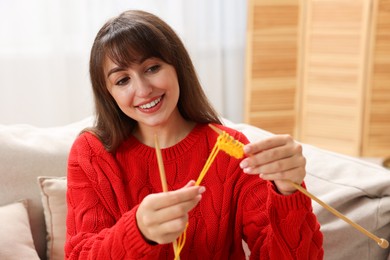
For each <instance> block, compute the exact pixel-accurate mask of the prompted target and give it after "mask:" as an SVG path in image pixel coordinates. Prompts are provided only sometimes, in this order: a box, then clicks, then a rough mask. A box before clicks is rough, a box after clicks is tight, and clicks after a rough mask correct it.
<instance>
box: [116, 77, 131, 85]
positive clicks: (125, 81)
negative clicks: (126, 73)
mask: <svg viewBox="0 0 390 260" xmlns="http://www.w3.org/2000/svg"><path fill="white" fill-rule="evenodd" d="M129 80H130V77H123V78H121V79H119V80H118V81H117V82H116V83H115V85H118V86H123V85H126V84H127V83H128V82H129Z"/></svg>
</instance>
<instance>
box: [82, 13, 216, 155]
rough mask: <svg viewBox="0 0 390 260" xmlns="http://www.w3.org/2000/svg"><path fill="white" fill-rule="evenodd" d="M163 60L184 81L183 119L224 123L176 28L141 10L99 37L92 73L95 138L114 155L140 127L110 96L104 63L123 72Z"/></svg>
mask: <svg viewBox="0 0 390 260" xmlns="http://www.w3.org/2000/svg"><path fill="white" fill-rule="evenodd" d="M151 57H155V58H159V59H161V60H163V61H164V62H166V63H168V64H170V65H172V66H173V67H174V68H175V70H176V74H177V77H178V82H179V87H180V96H179V100H178V104H177V106H178V109H179V112H180V114H181V115H182V116H183V118H185V119H187V120H190V121H193V122H197V123H221V121H220V119H219V117H218V114H217V113H216V111H215V110H214V108H213V107H212V105H211V104H210V102H209V101H208V99H207V97H206V95H205V94H204V92H203V89H202V87H201V85H200V82H199V80H198V77H197V74H196V71H195V68H194V66H193V64H192V61H191V58H190V56H189V54H188V52H187V50H186V48H185V47H184V45H183V43H182V41H181V40H180V39H179V37H178V36H177V34H176V33H175V32H174V31H173V30H172V28H171V27H170V26H169V25H168V24H166V23H165V22H164V21H162V20H161V19H160V18H158V17H157V16H155V15H153V14H150V13H147V12H144V11H137V10H130V11H126V12H123V13H122V14H120V15H119V16H118V17H115V18H112V19H111V20H109V21H108V22H107V23H106V24H105V25H104V26H103V27H102V28H101V29H100V31H99V32H98V34H97V35H96V38H95V41H94V43H93V46H92V50H91V57H90V63H89V71H90V77H91V82H92V89H93V93H94V98H95V110H96V123H95V126H94V127H93V128H91V129H88V130H89V131H91V132H93V133H94V134H95V135H96V136H97V137H98V138H99V139H100V140H101V141H102V143H103V145H104V146H105V148H106V149H107V150H108V151H110V152H113V151H115V150H116V148H117V147H118V146H119V145H120V144H121V143H122V142H123V141H124V140H125V139H126V138H128V136H129V135H130V134H131V132H132V131H133V130H134V128H135V126H136V124H137V122H136V121H135V120H133V119H132V118H130V117H128V116H127V115H125V114H124V113H123V112H122V111H121V110H120V108H119V107H118V106H117V104H116V102H115V100H114V99H113V98H112V96H111V94H110V93H109V92H108V90H107V86H106V79H105V75H104V67H103V66H104V62H105V59H106V58H110V59H111V60H112V61H113V62H115V63H116V64H118V65H120V66H124V67H127V66H129V65H130V64H131V63H134V62H140V61H142V60H144V59H146V58H151Z"/></svg>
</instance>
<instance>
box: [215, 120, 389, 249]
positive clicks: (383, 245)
mask: <svg viewBox="0 0 390 260" xmlns="http://www.w3.org/2000/svg"><path fill="white" fill-rule="evenodd" d="M209 126H210V127H211V129H213V130H214V131H215V132H217V133H218V134H223V131H222V130H221V129H219V128H217V127H215V126H213V125H212V124H209ZM287 181H288V182H289V183H290V184H291V185H292V186H294V188H296V189H297V190H299V191H300V192H302V193H303V194H304V195H306V196H307V197H309V198H311V199H312V200H314V201H316V202H317V203H318V204H320V205H321V206H322V207H324V208H325V209H327V210H328V211H330V212H331V213H333V214H334V215H335V216H336V217H338V218H340V219H342V220H344V221H345V222H347V223H348V224H350V225H351V226H353V227H354V228H356V229H357V230H359V231H360V232H362V233H363V234H365V235H366V236H368V237H369V238H371V239H373V240H374V241H375V242H377V243H378V245H379V246H380V247H381V248H384V249H385V248H387V247H388V246H389V242H388V241H387V240H386V239H384V238H379V237H377V236H375V235H374V234H372V233H371V232H369V231H368V230H366V229H365V228H363V227H362V226H360V225H359V224H357V223H356V222H354V221H352V220H351V219H349V218H347V217H346V216H344V215H343V214H341V213H340V212H339V211H337V210H336V209H334V208H332V207H331V206H330V205H328V204H326V203H325V202H323V201H322V200H320V199H319V198H317V197H316V196H314V195H313V194H311V193H310V192H308V191H307V190H306V189H305V188H303V187H302V186H301V185H298V184H296V183H295V182H293V181H291V180H287Z"/></svg>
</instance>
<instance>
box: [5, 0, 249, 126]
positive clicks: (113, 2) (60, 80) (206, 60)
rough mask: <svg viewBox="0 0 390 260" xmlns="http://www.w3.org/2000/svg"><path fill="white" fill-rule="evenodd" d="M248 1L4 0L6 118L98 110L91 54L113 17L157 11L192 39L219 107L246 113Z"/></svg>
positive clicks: (72, 116)
mask: <svg viewBox="0 0 390 260" xmlns="http://www.w3.org/2000/svg"><path fill="white" fill-rule="evenodd" d="M246 5H247V4H246V1H241V0H212V1H210V0H186V1H182V0H164V1H160V0H143V1H138V0H126V1H125V0H123V1H119V0H97V1H96V0H93V1H92V0H1V1H0V37H1V40H0V93H1V94H0V124H19V123H23V124H32V125H35V126H40V127H51V126H59V125H64V124H67V123H71V122H75V121H78V120H80V119H83V118H85V117H87V116H89V115H91V114H92V113H93V100H92V95H91V88H90V81H89V74H88V60H89V52H90V48H91V46H92V42H93V40H94V37H95V35H96V33H97V32H98V30H99V29H100V28H101V26H102V25H103V24H104V23H105V21H106V20H108V19H109V18H111V17H112V16H116V15H118V14H119V13H121V12H122V11H124V10H127V9H142V10H145V11H149V12H152V13H154V14H156V15H158V16H160V17H161V18H162V19H164V20H165V21H166V22H168V24H170V25H171V26H172V27H173V28H174V29H175V31H176V32H177V33H178V35H179V36H180V37H181V38H182V40H183V41H184V43H185V45H186V47H187V49H188V51H189V53H190V55H191V57H192V59H193V62H194V64H195V66H196V68H197V71H198V74H199V77H200V79H201V83H202V85H203V87H204V89H205V92H206V94H207V95H208V97H209V99H210V100H211V101H212V103H213V104H214V105H215V107H216V109H217V110H218V111H219V112H220V113H221V114H222V115H223V116H225V117H228V118H230V119H231V120H234V121H242V119H243V96H244V91H243V90H244V62H245V57H244V54H245V29H246V21H247V19H246V17H247V12H246Z"/></svg>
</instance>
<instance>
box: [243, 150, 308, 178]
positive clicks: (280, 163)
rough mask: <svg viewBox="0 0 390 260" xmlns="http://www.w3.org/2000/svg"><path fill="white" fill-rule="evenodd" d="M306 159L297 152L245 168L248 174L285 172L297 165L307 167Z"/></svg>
mask: <svg viewBox="0 0 390 260" xmlns="http://www.w3.org/2000/svg"><path fill="white" fill-rule="evenodd" d="M305 165H306V159H305V157H303V156H301V155H300V154H295V155H293V156H291V157H287V158H284V159H280V160H276V161H271V162H269V163H265V164H261V165H259V166H257V167H255V166H253V167H250V168H247V169H244V172H245V173H248V174H261V173H265V174H271V173H278V172H285V171H288V170H291V169H294V168H297V167H305Z"/></svg>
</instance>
